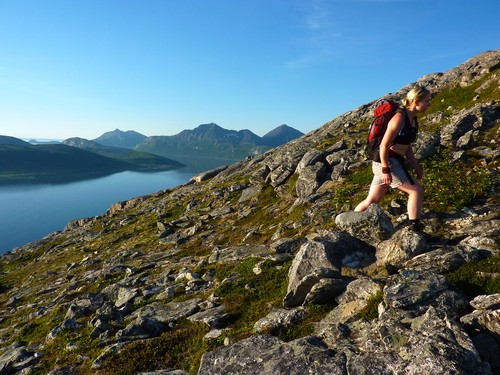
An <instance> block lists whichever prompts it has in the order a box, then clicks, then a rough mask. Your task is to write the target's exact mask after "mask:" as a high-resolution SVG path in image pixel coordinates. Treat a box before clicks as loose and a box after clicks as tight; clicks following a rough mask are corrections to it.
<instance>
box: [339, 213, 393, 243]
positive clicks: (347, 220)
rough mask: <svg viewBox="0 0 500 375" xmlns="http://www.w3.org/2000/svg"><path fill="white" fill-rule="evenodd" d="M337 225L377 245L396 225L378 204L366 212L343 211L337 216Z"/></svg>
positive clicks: (387, 237)
mask: <svg viewBox="0 0 500 375" xmlns="http://www.w3.org/2000/svg"><path fill="white" fill-rule="evenodd" d="M335 225H336V226H337V228H338V229H339V230H342V231H345V232H347V233H349V234H350V235H352V236H353V237H355V238H358V239H360V240H362V241H365V242H367V243H368V244H370V245H372V246H374V247H376V246H377V245H378V244H379V243H380V242H381V241H383V240H387V239H389V238H390V237H391V235H392V234H393V232H394V226H393V224H392V222H391V219H390V218H389V217H388V216H387V214H386V213H385V212H384V211H383V210H382V209H381V208H380V206H378V205H376V204H372V205H370V206H369V207H368V208H367V209H366V210H365V211H364V212H343V213H341V214H339V215H337V216H336V217H335Z"/></svg>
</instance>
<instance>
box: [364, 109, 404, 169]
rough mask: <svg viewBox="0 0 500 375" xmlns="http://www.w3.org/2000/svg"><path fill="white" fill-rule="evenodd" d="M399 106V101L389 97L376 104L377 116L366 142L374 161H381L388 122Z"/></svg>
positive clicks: (375, 113) (375, 111)
mask: <svg viewBox="0 0 500 375" xmlns="http://www.w3.org/2000/svg"><path fill="white" fill-rule="evenodd" d="M398 108H399V105H398V103H396V102H394V101H392V100H388V99H380V100H379V101H378V102H377V103H376V104H375V110H374V111H373V114H374V115H375V118H374V119H373V121H372V123H371V125H370V130H369V133H368V141H367V143H366V152H367V154H368V157H369V158H370V159H371V160H373V161H376V162H379V163H380V152H379V151H380V143H381V142H382V138H383V137H384V134H385V131H386V130H387V124H388V123H389V121H390V120H391V118H392V117H393V116H394V114H395V113H396V111H397V110H398Z"/></svg>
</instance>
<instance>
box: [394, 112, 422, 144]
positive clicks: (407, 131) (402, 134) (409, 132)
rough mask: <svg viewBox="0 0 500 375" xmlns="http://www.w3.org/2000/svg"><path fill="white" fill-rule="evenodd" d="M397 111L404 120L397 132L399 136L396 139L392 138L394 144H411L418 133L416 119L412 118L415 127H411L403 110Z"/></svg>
mask: <svg viewBox="0 0 500 375" xmlns="http://www.w3.org/2000/svg"><path fill="white" fill-rule="evenodd" d="M399 111H400V112H401V113H402V114H403V117H404V119H405V120H404V124H403V127H402V128H401V130H400V131H399V134H398V135H396V138H394V144H395V143H397V144H400V145H409V144H412V143H413V142H415V141H416V140H417V133H418V122H417V118H416V117H414V118H413V120H414V121H415V126H411V121H410V118H409V117H408V114H407V113H406V111H405V110H404V109H401V110H399Z"/></svg>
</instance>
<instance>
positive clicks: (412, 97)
mask: <svg viewBox="0 0 500 375" xmlns="http://www.w3.org/2000/svg"><path fill="white" fill-rule="evenodd" d="M429 94H430V91H429V90H427V89H426V88H425V87H423V86H415V87H413V88H412V89H411V90H410V91H408V93H407V94H406V97H405V98H404V99H403V100H402V101H401V102H402V103H403V105H404V106H405V107H408V106H409V105H410V104H411V103H413V102H414V101H416V100H422V99H424V98H425V97H426V96H427V95H429Z"/></svg>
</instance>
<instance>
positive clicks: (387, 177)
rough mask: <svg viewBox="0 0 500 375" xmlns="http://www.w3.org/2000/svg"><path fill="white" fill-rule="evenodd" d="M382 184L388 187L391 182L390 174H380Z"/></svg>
mask: <svg viewBox="0 0 500 375" xmlns="http://www.w3.org/2000/svg"><path fill="white" fill-rule="evenodd" d="M382 182H383V183H384V184H385V185H390V184H391V182H392V175H391V174H390V173H383V174H382Z"/></svg>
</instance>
